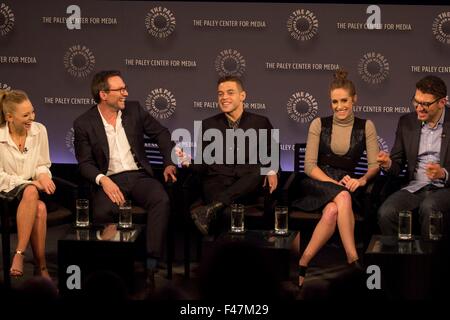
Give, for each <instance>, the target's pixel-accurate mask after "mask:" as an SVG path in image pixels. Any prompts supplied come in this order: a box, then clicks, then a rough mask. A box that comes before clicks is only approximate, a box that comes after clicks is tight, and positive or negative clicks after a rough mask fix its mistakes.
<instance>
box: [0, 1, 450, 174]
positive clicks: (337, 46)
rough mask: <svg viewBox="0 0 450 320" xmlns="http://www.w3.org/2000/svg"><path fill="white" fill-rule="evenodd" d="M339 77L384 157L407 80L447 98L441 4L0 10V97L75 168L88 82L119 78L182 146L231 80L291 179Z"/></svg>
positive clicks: (446, 38) (448, 50)
mask: <svg viewBox="0 0 450 320" xmlns="http://www.w3.org/2000/svg"><path fill="white" fill-rule="evenodd" d="M339 67H342V68H344V69H346V70H347V71H348V72H349V78H350V79H351V80H353V81H354V83H355V85H356V88H357V93H358V101H357V104H356V105H355V106H354V111H355V114H356V115H357V116H359V117H362V118H368V119H371V120H372V121H374V123H375V125H376V128H377V132H378V140H379V144H380V147H381V149H383V150H390V149H391V147H392V144H393V142H394V136H395V129H396V125H397V121H398V119H399V117H400V116H401V115H403V114H405V113H408V112H412V111H414V109H413V107H412V106H411V98H412V96H413V94H414V91H415V83H416V82H417V80H419V79H420V78H421V77H423V76H425V75H427V74H435V75H438V76H440V77H442V78H443V79H444V81H445V82H446V83H447V85H448V86H449V87H450V6H414V5H403V6H402V5H380V6H369V5H361V4H352V5H350V4H347V5H344V4H307V3H305V4H304V3H301V4H300V3H285V4H282V3H280V4H278V3H267V4H266V3H225V2H220V3H213V2H208V3H200V2H198V3H197V2H153V1H152V2H150V1H149V2H144V1H136V2H134V1H126V2H120V1H75V0H72V1H25V0H10V1H2V0H0V88H14V89H16V88H17V89H22V90H25V91H26V92H27V93H28V94H29V95H30V98H31V101H32V103H33V105H34V107H35V109H36V113H37V121H39V122H42V123H44V124H45V125H46V126H47V128H48V134H49V140H50V148H51V159H52V161H53V162H56V163H75V162H76V160H75V157H74V150H73V128H72V124H73V120H74V119H75V118H76V117H77V116H79V115H80V114H81V113H83V112H84V111H86V110H87V109H88V108H90V107H91V106H92V105H93V104H94V102H93V100H92V97H91V95H90V82H91V79H92V76H93V75H94V74H95V72H97V71H99V70H105V69H118V70H120V71H122V73H123V77H124V79H125V81H126V83H127V85H128V86H129V98H128V99H129V100H138V101H139V102H140V103H141V105H142V106H143V107H144V108H145V109H146V110H147V111H148V112H149V113H150V114H151V115H152V116H154V117H155V118H157V119H158V120H159V121H161V123H162V124H164V125H165V126H167V127H168V128H169V129H170V130H171V131H172V130H174V129H177V128H186V129H188V130H190V132H191V134H192V136H193V135H194V133H193V128H194V121H195V120H202V119H205V118H207V117H209V116H211V115H213V114H215V113H217V112H219V109H218V104H217V94H216V90H217V86H216V83H217V79H218V78H219V77H220V76H223V75H228V74H233V75H238V76H241V77H242V78H243V81H244V84H245V86H246V91H247V100H246V103H245V107H246V108H247V110H249V111H252V112H255V113H259V114H262V115H265V116H267V117H269V118H270V120H271V122H272V124H273V126H274V127H275V128H279V129H280V140H281V164H282V168H283V170H292V168H293V145H294V144H295V143H297V142H305V141H306V137H307V132H308V127H309V124H310V123H311V121H312V120H313V119H314V118H316V117H321V116H327V115H330V114H331V109H330V102H329V84H330V81H331V80H332V75H333V73H334V72H335V70H337V69H338V68H339ZM183 144H184V146H185V147H189V146H190V142H189V141H183Z"/></svg>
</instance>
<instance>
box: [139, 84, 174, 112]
mask: <svg viewBox="0 0 450 320" xmlns="http://www.w3.org/2000/svg"><path fill="white" fill-rule="evenodd" d="M145 108H146V109H147V111H148V112H149V113H150V114H151V115H152V116H153V117H154V118H156V119H167V118H169V117H170V116H171V115H172V114H173V113H174V112H175V109H176V108H177V100H176V99H175V96H174V95H173V94H172V92H170V91H169V90H167V89H164V88H156V89H153V90H152V91H150V93H149V94H148V95H147V98H146V99H145Z"/></svg>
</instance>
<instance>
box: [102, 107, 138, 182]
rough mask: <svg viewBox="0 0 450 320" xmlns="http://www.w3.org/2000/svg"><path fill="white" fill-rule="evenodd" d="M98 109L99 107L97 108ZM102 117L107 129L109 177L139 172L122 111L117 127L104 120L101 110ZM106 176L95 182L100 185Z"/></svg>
mask: <svg viewBox="0 0 450 320" xmlns="http://www.w3.org/2000/svg"><path fill="white" fill-rule="evenodd" d="M97 108H98V107H97ZM98 112H99V113H100V117H101V118H102V122H103V125H104V127H105V132H106V137H107V139H108V147H109V165H108V172H107V173H106V175H107V176H110V175H113V174H117V173H120V172H123V171H131V170H138V169H139V168H138V166H137V164H136V161H135V160H134V157H133V153H132V151H131V147H130V143H129V142H128V138H127V135H126V133H125V129H124V128H123V125H122V111H120V110H119V111H118V113H117V119H116V127H115V128H114V127H113V126H112V125H110V124H109V123H108V122H107V121H106V120H105V118H103V115H102V113H101V112H100V109H98ZM103 176H104V174H99V175H98V176H97V177H96V178H95V182H96V183H97V184H100V179H101V178H102V177H103Z"/></svg>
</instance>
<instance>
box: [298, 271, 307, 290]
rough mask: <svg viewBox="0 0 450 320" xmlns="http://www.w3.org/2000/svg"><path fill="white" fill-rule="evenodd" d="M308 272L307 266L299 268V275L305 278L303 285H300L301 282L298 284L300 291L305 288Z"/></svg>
mask: <svg viewBox="0 0 450 320" xmlns="http://www.w3.org/2000/svg"><path fill="white" fill-rule="evenodd" d="M306 270H308V267H307V266H301V265H299V266H298V269H297V274H298V276H299V277H303V282H302V284H300V282H297V285H298V288H299V289H301V288H303V284H304V283H305V276H306Z"/></svg>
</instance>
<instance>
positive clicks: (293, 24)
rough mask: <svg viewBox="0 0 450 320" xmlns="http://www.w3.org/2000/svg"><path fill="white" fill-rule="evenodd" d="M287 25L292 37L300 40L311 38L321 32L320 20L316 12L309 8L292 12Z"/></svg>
mask: <svg viewBox="0 0 450 320" xmlns="http://www.w3.org/2000/svg"><path fill="white" fill-rule="evenodd" d="M286 25H287V30H288V32H289V34H290V35H291V37H292V38H294V39H295V40H299V41H308V40H311V39H312V38H314V37H315V36H316V35H317V33H318V32H319V20H318V19H317V17H316V16H315V14H314V12H312V11H310V10H307V9H298V10H295V11H294V12H292V13H291V15H290V16H289V18H288V20H287V22H286Z"/></svg>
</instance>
